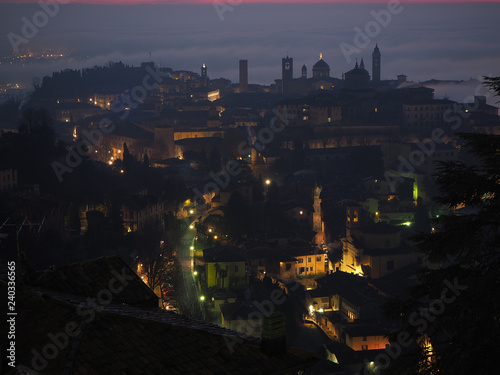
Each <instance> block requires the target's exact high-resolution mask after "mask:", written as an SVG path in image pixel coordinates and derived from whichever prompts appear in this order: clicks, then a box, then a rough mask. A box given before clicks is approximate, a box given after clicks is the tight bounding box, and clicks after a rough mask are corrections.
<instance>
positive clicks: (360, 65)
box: [359, 58, 365, 69]
mask: <svg viewBox="0 0 500 375" xmlns="http://www.w3.org/2000/svg"><path fill="white" fill-rule="evenodd" d="M359 67H360V68H361V69H364V68H365V62H364V61H363V58H361V64H359Z"/></svg>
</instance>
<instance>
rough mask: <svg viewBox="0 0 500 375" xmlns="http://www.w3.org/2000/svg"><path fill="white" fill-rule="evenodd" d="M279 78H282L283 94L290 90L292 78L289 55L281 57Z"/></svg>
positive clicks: (291, 61) (291, 62)
mask: <svg viewBox="0 0 500 375" xmlns="http://www.w3.org/2000/svg"><path fill="white" fill-rule="evenodd" d="M281 79H282V90H281V92H282V93H283V94H287V93H289V92H290V89H291V86H292V80H293V59H292V58H291V57H288V56H287V57H286V58H283V59H281Z"/></svg>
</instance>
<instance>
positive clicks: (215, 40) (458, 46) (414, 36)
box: [0, 0, 500, 84]
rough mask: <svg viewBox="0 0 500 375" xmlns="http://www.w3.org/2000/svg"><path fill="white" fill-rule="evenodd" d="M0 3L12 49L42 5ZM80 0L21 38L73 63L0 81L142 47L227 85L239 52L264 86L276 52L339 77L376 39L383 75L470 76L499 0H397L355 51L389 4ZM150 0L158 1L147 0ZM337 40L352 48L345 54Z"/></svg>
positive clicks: (497, 62) (141, 53) (494, 30)
mask: <svg viewBox="0 0 500 375" xmlns="http://www.w3.org/2000/svg"><path fill="white" fill-rule="evenodd" d="M0 3H1V4H0V25H1V26H0V35H2V37H1V38H0V55H1V56H8V55H12V51H13V49H12V45H11V43H10V42H9V38H8V35H9V33H11V35H12V33H14V34H16V35H19V36H22V27H23V21H22V19H23V17H26V19H28V20H33V15H35V14H36V13H37V12H39V11H40V9H41V8H40V6H39V5H38V4H36V3H35V4H19V2H18V1H17V2H16V4H7V3H12V1H5V0H0ZM78 3H88V4H85V5H83V4H60V9H59V10H58V12H57V14H56V15H55V16H54V17H50V19H49V21H48V23H47V25H46V26H44V27H40V29H39V30H38V32H37V34H36V35H35V36H34V37H33V38H28V39H29V40H28V43H26V44H20V45H19V47H20V49H21V51H26V50H29V51H32V52H37V51H40V50H42V49H44V48H45V49H51V50H58V49H64V50H71V53H72V60H71V61H70V62H68V61H67V60H64V62H63V61H61V62H58V63H51V64H46V65H41V66H25V67H23V68H22V69H20V67H19V66H8V67H6V66H5V65H2V68H1V69H0V83H5V82H9V81H12V80H13V79H21V80H24V82H26V81H28V82H29V81H31V80H32V78H33V77H35V76H39V77H41V76H43V75H47V74H50V73H51V72H52V71H54V70H59V69H63V68H67V67H70V68H82V67H87V66H93V65H95V64H104V63H107V62H109V61H119V60H121V61H123V62H124V63H126V64H130V65H138V64H140V63H141V62H143V61H147V60H149V54H150V53H151V58H152V60H153V61H155V62H156V63H157V64H161V65H162V66H168V67H171V68H173V69H187V70H193V71H196V72H199V69H200V66H201V65H202V64H203V63H206V64H207V66H208V74H209V77H210V78H218V77H225V78H228V79H230V80H232V81H233V82H237V81H238V73H237V71H238V60H239V59H247V60H248V61H249V62H248V64H249V81H250V82H251V83H262V84H270V83H272V82H273V81H274V79H276V78H279V77H280V75H281V70H280V69H281V68H280V66H281V58H282V57H285V56H286V55H287V54H288V55H289V56H290V57H293V58H294V76H295V77H298V76H299V74H300V68H301V66H302V65H303V64H305V65H306V66H307V67H308V69H309V72H311V69H312V65H313V64H314V63H315V62H316V61H317V60H318V58H319V53H320V52H321V53H323V58H324V60H325V61H326V62H327V63H328V64H329V65H330V68H331V75H332V76H334V77H339V78H341V77H342V73H344V72H346V71H348V70H350V69H352V67H353V66H354V63H355V59H356V58H357V59H358V61H359V60H360V59H361V58H363V59H364V61H365V64H366V65H367V66H368V67H370V66H371V53H372V51H373V47H374V46H375V43H378V45H379V47H380V51H381V53H382V79H395V78H396V75H398V74H406V75H407V76H408V80H411V81H419V80H420V81H423V80H428V79H433V78H434V79H458V80H468V79H470V78H480V77H481V76H484V75H498V74H499V72H498V67H499V66H500V48H499V47H500V42H499V39H498V32H499V31H500V24H499V23H498V14H500V3H499V2H489V3H487V2H473V1H470V2H467V3H461V2H453V4H443V2H439V4H429V3H430V2H429V1H402V2H401V4H400V5H399V8H398V9H399V10H401V11H400V12H399V13H397V14H391V19H390V20H389V22H388V23H387V25H386V26H380V25H379V30H374V32H373V34H372V35H373V36H372V37H370V36H369V37H368V43H367V45H366V46H360V45H359V44H358V47H360V48H357V47H356V42H355V38H356V33H357V32H356V30H359V29H361V30H366V27H367V25H370V23H371V25H373V22H375V21H374V16H373V14H374V13H380V12H387V7H388V2H380V1H365V2H364V3H363V4H353V2H350V3H349V4H346V3H339V2H337V1H317V2H314V3H312V2H307V3H304V2H302V3H300V4H293V3H296V1H274V2H273V3H269V2H266V3H265V4H263V2H261V1H241V2H240V4H239V5H228V4H230V3H229V2H225V4H226V5H227V6H228V7H229V8H226V11H225V12H223V13H222V14H218V13H217V10H216V9H215V7H214V4H213V1H212V0H210V1H182V2H180V1H122V0H120V1H105V3H113V4H121V5H103V2H102V1H99V4H100V5H89V4H90V3H96V1H78ZM125 3H127V4H132V3H133V4H140V5H124V4H125ZM155 3H163V4H161V5H159V4H156V5H152V4H155ZM172 3H182V4H181V5H179V4H177V5H172ZM188 3H198V4H188ZM199 3H206V4H199ZM221 3H224V1H222V2H221ZM237 3H238V2H237V1H233V4H237ZM251 3H260V4H251ZM277 3H279V4H277ZM284 3H287V4H284ZM417 3H425V4H417ZM433 3H434V2H433ZM342 46H344V49H345V47H346V46H353V47H356V50H355V52H352V53H351V54H350V55H346V54H345V53H343V49H342Z"/></svg>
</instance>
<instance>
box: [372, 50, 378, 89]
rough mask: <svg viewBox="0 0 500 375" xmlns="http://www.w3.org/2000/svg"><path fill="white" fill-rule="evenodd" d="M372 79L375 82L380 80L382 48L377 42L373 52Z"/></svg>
mask: <svg viewBox="0 0 500 375" xmlns="http://www.w3.org/2000/svg"><path fill="white" fill-rule="evenodd" d="M372 80H373V82H380V50H379V49H378V45H377V44H375V49H374V50H373V53H372Z"/></svg>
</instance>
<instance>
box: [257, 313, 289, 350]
mask: <svg viewBox="0 0 500 375" xmlns="http://www.w3.org/2000/svg"><path fill="white" fill-rule="evenodd" d="M285 322H286V320H285V314H283V313H282V312H281V311H276V312H274V313H272V314H270V315H266V316H264V318H263V319H262V335H261V337H262V341H261V343H260V350H261V352H262V353H264V354H266V355H268V356H269V357H280V356H284V355H286V327H285Z"/></svg>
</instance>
